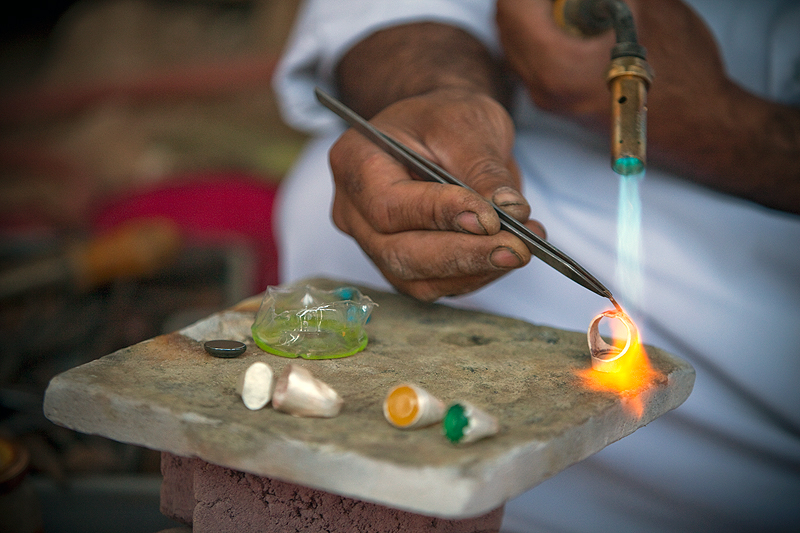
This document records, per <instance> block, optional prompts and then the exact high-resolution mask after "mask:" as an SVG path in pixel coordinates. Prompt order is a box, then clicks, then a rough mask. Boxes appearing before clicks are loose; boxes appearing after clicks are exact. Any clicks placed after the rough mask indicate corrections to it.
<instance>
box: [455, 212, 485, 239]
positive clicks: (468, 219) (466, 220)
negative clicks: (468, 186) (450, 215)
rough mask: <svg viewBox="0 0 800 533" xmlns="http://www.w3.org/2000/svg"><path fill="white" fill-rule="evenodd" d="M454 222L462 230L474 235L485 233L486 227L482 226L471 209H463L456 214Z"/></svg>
mask: <svg viewBox="0 0 800 533" xmlns="http://www.w3.org/2000/svg"><path fill="white" fill-rule="evenodd" d="M456 224H458V227H459V228H461V229H462V230H463V231H466V232H467V233H472V234H474V235H487V232H486V228H484V227H483V224H481V222H480V220H478V215H477V214H475V213H473V212H472V211H464V212H462V213H459V214H458V216H456Z"/></svg>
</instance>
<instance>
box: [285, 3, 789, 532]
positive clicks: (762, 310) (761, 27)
mask: <svg viewBox="0 0 800 533" xmlns="http://www.w3.org/2000/svg"><path fill="white" fill-rule="evenodd" d="M689 3H690V4H691V5H692V6H693V7H695V9H696V10H697V11H698V12H699V13H700V15H701V16H702V17H703V18H704V19H705V20H706V21H707V22H708V24H709V26H710V28H711V30H712V32H713V33H714V35H715V37H716V38H717V39H718V42H719V45H720V48H721V51H722V53H723V58H724V60H725V65H726V67H727V69H728V71H729V74H730V75H731V77H732V78H733V79H735V80H736V81H737V82H738V83H740V84H741V85H742V86H744V87H745V88H747V89H748V90H750V91H752V92H754V93H756V94H759V95H761V96H764V97H766V98H770V99H772V100H776V101H781V102H784V103H789V104H795V105H797V104H800V2H796V1H791V0H789V1H779V0H771V1H769V0H729V1H727V2H715V1H712V0H693V1H691V2H689ZM354 13H355V14H357V15H354ZM493 16H494V6H493V3H492V2H486V1H476V0H453V1H446V0H420V1H406V2H398V1H397V0H392V1H383V0H378V1H366V0H357V1H354V0H350V1H347V2H345V1H337V2H330V1H327V2H326V1H323V0H320V1H310V2H308V3H307V4H306V5H305V6H304V9H303V10H302V12H301V15H300V18H299V20H298V25H297V28H296V31H295V32H294V34H293V37H292V39H291V40H290V43H289V47H288V52H287V54H286V56H285V58H284V60H283V62H282V63H281V66H280V68H279V73H278V77H277V78H276V85H275V87H276V90H277V93H278V95H279V98H280V101H281V102H282V109H283V112H284V115H285V117H286V119H287V121H289V122H290V123H291V124H292V125H294V126H296V127H298V128H302V129H305V130H307V131H311V132H314V133H316V134H317V137H316V138H315V139H314V140H312V142H311V143H310V144H309V146H308V147H307V150H306V151H305V152H304V154H303V155H302V156H301V158H300V160H299V161H298V163H297V165H296V167H295V169H294V170H293V171H292V173H291V175H290V176H288V177H287V179H286V181H285V182H284V184H283V187H282V192H281V197H280V205H279V211H278V217H279V218H278V220H277V227H278V231H279V235H278V238H279V244H280V252H279V257H280V259H281V279H282V281H283V282H291V281H293V280H297V279H301V278H306V277H311V276H316V275H324V276H328V277H332V278H336V279H343V280H352V281H354V282H358V283H363V284H366V285H372V286H376V287H384V288H388V287H389V285H388V284H387V283H386V281H385V280H384V279H383V278H382V277H381V275H380V273H379V272H378V271H377V269H376V268H375V267H374V266H373V265H372V264H371V263H370V261H369V260H368V259H367V258H366V256H365V255H364V254H363V252H361V250H360V249H359V248H358V246H357V245H356V244H355V242H354V241H353V240H352V239H350V238H349V237H347V236H345V235H343V234H342V233H340V232H339V231H338V230H337V229H336V228H335V227H334V226H333V224H332V222H331V221H330V204H331V199H332V178H331V176H330V169H329V167H328V162H327V151H328V149H329V147H330V145H331V144H332V143H333V142H334V140H335V139H336V138H337V137H338V135H339V134H340V133H341V131H342V125H341V123H340V122H339V121H338V119H337V118H336V117H334V116H333V115H332V113H330V112H329V111H327V110H325V109H324V108H322V107H321V106H319V105H318V104H317V103H316V101H315V99H314V96H313V87H314V86H315V85H320V86H322V87H324V88H327V89H328V90H331V91H333V87H332V82H331V79H332V72H333V68H334V67H335V65H336V63H337V61H338V60H339V58H341V57H342V55H343V54H344V53H346V51H347V49H348V48H349V47H350V46H352V44H353V43H355V42H357V41H358V40H360V39H361V38H363V37H364V36H365V35H367V34H369V33H371V32H373V31H375V30H376V29H378V28H381V27H385V26H387V25H391V24H395V23H398V22H408V21H412V20H422V19H424V20H436V21H442V22H448V23H451V24H455V25H458V26H460V27H462V28H464V29H466V30H467V31H469V32H471V33H472V34H473V35H475V36H476V37H478V38H479V39H481V40H482V41H483V42H485V43H486V44H487V46H488V47H489V48H490V50H493V51H495V52H497V50H498V49H499V47H498V45H497V36H496V34H495V28H494V25H493ZM655 83H657V80H656V82H655ZM514 118H515V122H516V124H517V126H518V134H517V143H516V149H515V155H516V157H517V160H518V162H519V165H520V167H521V169H522V172H523V175H524V187H525V191H524V192H525V195H526V197H527V198H528V200H529V201H530V203H531V206H532V209H533V215H534V216H535V218H537V219H538V220H540V221H541V222H542V223H543V224H544V225H545V227H546V228H547V230H548V236H549V239H550V240H551V242H553V243H554V244H555V245H556V246H557V247H559V248H560V249H562V250H563V251H564V252H566V253H567V254H568V255H570V256H572V257H573V258H574V259H576V260H577V261H578V262H579V263H581V264H582V265H584V266H586V267H587V268H588V269H589V270H590V271H591V272H592V273H593V274H595V275H596V276H597V277H598V279H600V280H602V281H603V282H604V283H605V284H606V285H608V286H609V288H610V289H611V290H612V292H614V293H615V294H619V293H620V291H622V289H623V287H619V286H616V285H615V283H614V279H615V276H614V269H615V265H616V212H617V194H618V177H617V176H616V175H615V174H614V173H613V172H611V170H610V169H609V168H608V167H609V165H608V157H609V156H608V149H607V142H606V140H605V139H603V138H602V137H601V136H598V135H594V134H592V133H589V132H587V131H585V130H582V129H581V128H579V127H577V126H575V125H573V124H571V123H569V122H567V121H565V120H562V119H560V118H558V117H555V116H553V115H550V114H548V113H545V112H542V111H539V110H536V109H535V108H534V107H533V106H532V104H530V102H528V101H521V103H520V105H519V106H518V107H517V108H516V109H515V111H514ZM798 164H800V162H798ZM640 192H641V201H642V209H643V217H642V233H643V240H644V250H643V253H644V255H643V274H644V296H643V302H642V309H641V311H640V317H639V318H638V319H637V322H638V325H639V326H640V327H641V333H642V338H643V340H644V342H645V343H647V344H652V345H656V346H659V347H661V348H664V349H666V350H667V351H669V352H671V353H674V354H676V355H678V356H680V357H682V358H684V359H686V360H688V361H689V362H691V363H692V364H693V365H694V366H695V368H696V370H697V381H696V384H695V389H694V391H693V392H692V395H691V396H690V397H689V399H688V400H687V401H686V402H685V403H684V404H683V405H682V406H681V407H679V408H678V409H677V410H675V411H673V412H671V413H668V414H667V415H664V416H663V417H661V418H659V419H658V420H656V421H655V422H653V423H651V424H650V425H648V426H647V427H645V428H642V429H640V430H638V431H637V432H635V433H634V434H632V435H630V436H628V437H626V438H624V439H622V440H621V441H619V442H617V443H614V444H612V445H610V446H609V447H607V448H606V449H604V450H603V451H601V452H600V453H598V454H596V455H595V456H593V457H591V458H589V459H587V460H585V461H583V462H581V463H579V464H577V465H575V466H573V467H570V468H568V469H567V470H565V471H564V472H562V473H560V474H558V475H557V476H555V477H554V478H552V479H550V480H547V481H545V482H544V483H542V484H541V485H539V486H538V487H535V488H533V489H531V490H530V491H528V492H527V493H525V494H523V495H521V496H519V497H517V498H515V499H513V500H511V501H510V502H509V503H508V504H507V506H506V516H505V519H504V525H503V531H509V532H527V531H606V530H608V531H612V530H613V531H748V530H754V531H755V530H761V531H780V530H787V531H789V530H795V529H797V530H800V409H799V408H800V384H799V383H798V381H799V380H800V217H797V216H794V215H789V214H785V213H780V212H777V211H772V210H769V209H765V208H763V207H760V206H758V205H755V204H753V203H750V202H747V201H744V200H740V199H736V198H733V197H730V196H726V195H723V194H720V193H716V192H713V191H710V190H708V189H705V188H703V187H700V186H697V185H693V184H691V183H689V182H687V181H684V180H682V179H680V178H679V177H676V176H673V175H670V174H668V173H666V172H663V171H660V170H658V169H656V168H649V169H648V171H647V175H646V177H645V178H644V180H643V181H642V183H641V185H640ZM445 302H446V303H449V304H452V305H458V306H465V307H474V308H480V309H484V310H488V311H490V312H495V313H498V314H503V315H509V316H514V317H518V318H522V319H524V320H527V321H529V322H533V323H540V324H547V325H553V326H556V327H560V328H564V329H572V330H579V331H585V330H586V328H587V327H588V324H589V322H590V320H591V319H592V317H594V316H595V315H596V314H597V313H598V312H600V311H602V310H604V309H606V308H607V307H608V306H607V302H606V301H604V300H603V299H602V298H599V297H597V296H596V295H593V294H592V293H590V292H588V291H586V290H585V289H584V288H582V287H580V286H578V285H576V284H575V283H573V282H572V281H570V280H568V279H566V278H565V277H563V276H562V275H561V274H559V273H557V272H555V271H554V270H552V269H551V268H549V267H547V266H546V265H544V264H543V263H541V262H539V261H537V260H536V259H534V260H532V263H531V264H530V265H528V266H526V267H524V268H522V269H519V270H516V271H514V272H512V273H510V274H509V275H507V276H505V277H503V278H502V279H500V280H499V281H497V282H495V283H493V284H491V285H490V286H488V287H486V288H484V289H482V290H480V291H478V292H476V293H474V294H472V295H470V296H468V297H463V298H457V299H448V300H445Z"/></svg>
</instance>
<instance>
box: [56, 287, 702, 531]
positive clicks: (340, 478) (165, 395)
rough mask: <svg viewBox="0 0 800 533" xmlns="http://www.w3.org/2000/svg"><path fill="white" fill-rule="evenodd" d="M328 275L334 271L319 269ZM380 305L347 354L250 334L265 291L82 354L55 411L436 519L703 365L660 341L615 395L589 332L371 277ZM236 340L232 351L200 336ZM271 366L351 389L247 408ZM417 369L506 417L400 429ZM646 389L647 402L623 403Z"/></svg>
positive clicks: (600, 430)
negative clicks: (326, 399)
mask: <svg viewBox="0 0 800 533" xmlns="http://www.w3.org/2000/svg"><path fill="white" fill-rule="evenodd" d="M314 283H315V284H317V285H318V286H321V287H325V286H327V287H332V286H335V285H336V283H335V282H331V281H327V280H315V281H314ZM362 290H363V291H364V292H365V293H366V294H367V295H369V296H370V297H371V298H373V300H375V301H376V302H377V303H378V304H379V306H378V307H377V308H376V310H375V311H374V313H373V317H372V320H371V321H370V323H369V324H368V325H367V329H368V332H369V336H370V341H369V345H368V346H367V348H366V350H364V351H363V352H360V353H358V354H356V355H354V356H351V357H348V358H345V359H335V360H322V361H305V360H299V359H285V358H280V357H276V356H272V355H269V354H266V353H264V352H263V351H261V350H260V349H258V348H257V347H256V346H255V345H254V343H253V342H252V339H251V338H250V331H249V328H250V325H251V324H252V322H253V318H254V316H255V312H256V311H257V308H258V304H259V303H260V298H252V299H249V300H246V301H244V302H242V303H241V304H239V305H237V306H235V307H234V308H233V309H230V310H228V311H225V312H222V313H219V314H216V315H213V316H211V317H209V318H208V319H205V320H203V321H200V322H198V323H197V324H195V325H193V326H191V327H189V328H186V329H184V330H182V331H181V332H176V333H172V334H168V335H163V336H160V337H156V338H154V339H151V340H148V341H145V342H142V343H140V344H137V345H135V346H131V347H129V348H126V349H123V350H120V351H118V352H115V353H113V354H111V355H108V356H106V357H103V358H101V359H98V360H96V361H93V362H91V363H88V364H85V365H82V366H80V367H77V368H75V369H72V370H70V371H67V372H65V373H63V374H61V375H59V376H56V377H55V378H54V379H53V380H52V381H51V383H50V386H49V387H48V390H47V392H46V395H45V403H44V410H45V414H46V416H47V417H48V418H49V419H50V420H52V421H53V422H55V423H58V424H61V425H64V426H66V427H69V428H72V429H75V430H77V431H81V432H84V433H92V434H99V435H103V436H105V437H108V438H111V439H114V440H118V441H122V442H128V443H132V444H136V445H141V446H146V447H149V448H152V449H156V450H161V451H166V452H170V453H172V454H176V455H180V456H183V457H198V458H200V459H202V460H203V461H206V462H208V463H211V464H214V465H219V466H223V467H227V468H230V469H233V470H237V471H242V472H248V473H252V474H255V475H257V476H264V477H269V478H273V479H277V480H282V481H286V482H290V483H296V484H300V485H303V486H306V487H311V488H316V489H320V490H323V491H327V492H331V493H333V494H338V495H341V496H347V497H351V498H356V499H359V500H363V501H367V502H373V503H378V504H381V505H386V506H389V507H393V508H396V509H401V510H406V511H409V512H413V513H418V514H424V515H429V516H434V517H443V518H466V517H473V516H478V515H482V514H486V513H488V512H490V511H492V510H493V509H496V508H498V507H500V506H502V505H503V504H504V503H505V501H507V500H508V499H510V498H512V497H514V496H516V495H518V494H520V493H522V492H524V491H525V490H527V489H529V488H531V487H533V486H535V485H537V484H538V483H540V482H542V481H544V480H545V479H547V478H548V477H550V476H552V475H554V474H556V473H558V472H559V471H561V470H563V469H564V468H566V467H567V466H569V465H571V464H573V463H576V462H578V461H580V460H582V459H584V458H586V457H588V456H589V455H591V454H593V453H596V452H597V451H599V450H601V449H602V448H604V447H605V446H607V445H608V444H610V443H612V442H614V441H616V440H618V439H620V438H622V437H624V436H626V435H628V434H630V433H632V432H633V431H635V430H636V429H638V428H639V427H641V426H643V425H645V424H647V423H649V422H651V421H652V420H654V419H655V418H657V417H658V416H660V415H662V414H664V413H666V412H667V411H669V410H671V409H674V408H675V407H677V406H679V405H680V404H681V403H683V401H684V400H685V399H686V398H687V397H688V396H689V393H690V392H691V389H692V386H693V384H694V369H693V368H692V367H691V366H690V365H689V364H688V363H686V362H684V361H683V360H681V359H679V358H677V357H675V356H672V355H670V354H668V353H666V352H664V351H662V350H659V349H657V348H654V347H648V348H647V352H648V355H649V356H650V360H651V363H652V365H653V367H654V369H655V370H656V374H655V376H654V378H653V379H652V380H650V382H649V383H648V384H647V385H646V386H644V387H643V388H642V389H640V390H639V391H637V392H636V394H635V396H632V395H631V394H627V395H623V396H619V395H617V394H615V393H611V392H602V391H597V390H592V389H589V388H587V387H586V385H585V383H584V381H583V380H582V379H581V378H580V377H579V375H578V374H579V373H580V372H582V371H585V370H586V369H588V368H589V367H590V366H591V365H590V358H589V350H588V346H587V342H586V333H585V332H569V331H563V330H557V329H553V328H549V327H543V326H536V325H532V324H528V323H525V322H522V321H519V320H514V319H510V318H505V317H499V316H495V315H490V314H485V313H478V312H473V311H465V310H459V309H453V308H450V307H447V306H443V305H437V304H424V303H421V302H417V301H415V300H412V299H410V298H406V297H403V296H399V295H395V294H389V293H383V292H380V291H376V290H372V289H369V288H363V287H362ZM221 337H222V338H230V339H236V340H241V341H243V342H246V343H247V345H248V348H247V351H246V353H245V354H244V355H242V356H241V357H239V358H237V359H217V358H214V357H211V356H209V355H208V354H206V353H205V351H204V350H203V347H202V341H203V340H208V339H212V338H221ZM257 360H261V361H265V362H267V363H269V364H270V365H271V366H272V367H273V369H274V370H275V372H276V374H279V373H280V371H281V370H282V369H283V367H284V366H285V365H286V364H288V363H289V362H294V363H299V364H302V365H304V366H306V367H308V368H309V369H310V370H311V371H312V372H313V373H314V375H315V376H316V377H318V378H320V379H322V380H323V381H325V382H327V383H328V384H330V385H331V386H332V387H334V388H335V389H336V390H337V391H338V392H339V394H340V395H341V396H342V397H343V398H344V402H345V403H344V407H343V409H342V412H341V414H340V415H339V416H338V417H336V418H332V419H311V418H295V417H292V416H289V415H286V414H284V413H280V412H277V411H275V410H273V409H272V408H270V407H267V408H265V409H263V410H260V411H250V410H248V409H247V408H246V407H245V406H244V404H243V403H242V401H241V398H240V397H239V396H238V394H237V393H236V384H237V380H238V378H239V375H240V374H241V373H242V372H244V371H245V369H246V368H247V367H248V366H249V365H250V364H252V363H253V362H254V361H257ZM403 381H411V382H414V383H417V384H418V385H420V386H422V387H424V388H426V389H427V390H429V391H430V392H431V393H433V394H435V395H437V396H438V397H439V398H441V399H442V400H444V401H445V402H450V401H457V400H467V401H470V402H472V403H474V404H476V405H478V406H481V407H482V408H484V409H485V410H486V411H488V412H490V413H492V414H494V415H495V416H497V417H498V418H499V420H500V425H501V430H500V433H499V434H498V435H496V436H494V437H491V438H488V439H485V440H482V441H479V442H476V443H472V444H469V445H463V446H456V445H453V444H451V443H449V442H448V441H447V440H446V439H445V438H444V437H443V436H442V434H441V429H440V428H439V427H437V426H433V427H428V428H423V429H419V430H413V431H403V430H399V429H396V428H394V427H392V426H390V425H389V424H388V423H387V422H386V421H385V419H384V418H383V414H382V411H381V406H382V401H383V398H384V396H385V395H386V393H387V392H388V390H389V389H390V388H391V387H392V386H394V385H396V384H397V383H399V382H403ZM632 400H636V401H637V402H641V407H642V409H641V412H640V413H637V412H635V410H632V409H630V408H629V406H630V403H631V401H632Z"/></svg>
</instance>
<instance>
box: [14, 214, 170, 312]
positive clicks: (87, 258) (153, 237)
mask: <svg viewBox="0 0 800 533" xmlns="http://www.w3.org/2000/svg"><path fill="white" fill-rule="evenodd" d="M181 246H182V237H181V234H180V230H179V229H178V227H177V225H176V224H175V223H174V222H173V221H171V220H169V219H165V218H146V219H135V220H130V221H128V222H126V223H124V224H121V225H120V226H119V227H117V228H115V229H114V230H112V231H109V232H107V233H105V234H103V235H100V236H98V237H95V238H93V239H91V240H88V241H86V242H80V243H76V244H74V245H72V246H70V247H69V248H68V249H67V250H65V251H64V252H63V253H61V254H60V255H57V256H54V257H47V258H44V259H40V260H37V261H32V262H30V263H27V264H24V265H21V266H17V267H13V268H10V269H8V270H4V271H2V272H0V300H4V299H6V298H10V297H14V296H18V295H21V294H24V293H26V292H27V291H32V290H38V289H41V288H44V287H52V286H62V287H67V288H69V289H71V290H75V291H78V292H87V291H90V290H92V289H95V288H96V287H100V286H102V285H104V284H106V283H109V282H111V281H114V280H117V279H131V278H137V277H144V276H148V275H152V274H154V273H155V272H158V271H159V270H160V269H162V268H165V267H166V266H168V265H170V264H171V263H172V262H173V261H174V260H175V259H176V258H177V256H178V253H179V252H180V248H181Z"/></svg>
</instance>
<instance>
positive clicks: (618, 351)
mask: <svg viewBox="0 0 800 533" xmlns="http://www.w3.org/2000/svg"><path fill="white" fill-rule="evenodd" d="M603 318H616V319H617V320H619V321H620V322H622V324H623V325H624V326H625V329H627V331H628V338H627V340H626V341H625V346H624V347H623V348H617V347H616V346H612V345H610V344H608V343H607V342H606V341H604V340H603V338H602V337H601V336H600V331H599V329H598V325H599V324H600V321H601V320H602V319H603ZM587 337H588V340H589V352H590V354H591V356H592V368H594V369H595V370H599V371H600V372H616V371H617V370H619V363H620V360H621V359H622V358H623V357H624V356H625V354H627V353H628V351H629V350H630V348H631V346H635V345H636V344H638V343H639V331H638V330H637V329H636V326H634V325H633V322H631V319H630V318H629V317H628V315H626V314H625V313H623V312H620V311H617V310H611V311H603V312H602V313H600V314H599V315H597V316H596V317H594V320H592V323H591V324H590V325H589V332H588V335H587Z"/></svg>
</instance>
